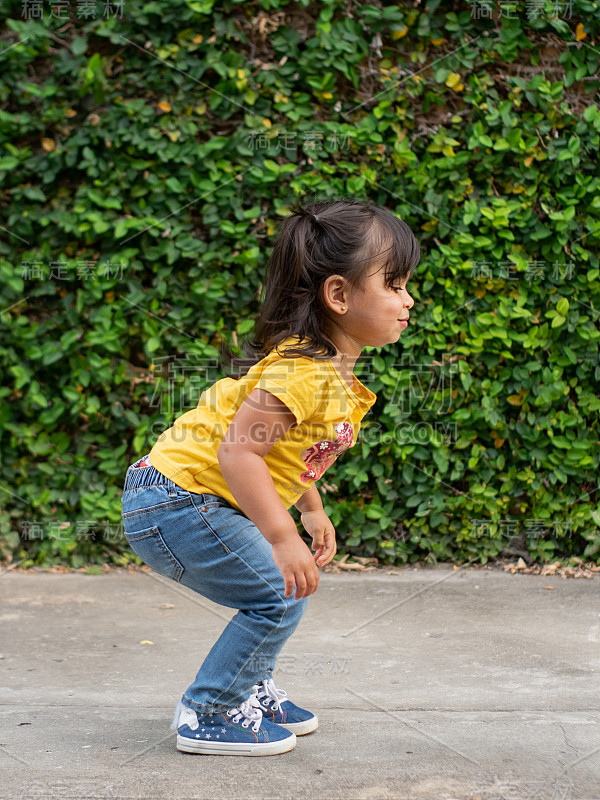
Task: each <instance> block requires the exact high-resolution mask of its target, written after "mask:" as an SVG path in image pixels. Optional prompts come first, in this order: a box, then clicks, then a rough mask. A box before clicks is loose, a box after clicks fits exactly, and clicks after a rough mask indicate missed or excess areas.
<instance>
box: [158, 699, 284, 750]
mask: <svg viewBox="0 0 600 800" xmlns="http://www.w3.org/2000/svg"><path fill="white" fill-rule="evenodd" d="M171 728H172V729H173V730H175V729H176V730H177V749H178V750H181V751H182V752H183V753H201V754H204V755H222V756H270V755H276V754H277V753H287V752H288V751H289V750H293V749H294V747H295V746H296V735H295V734H294V733H293V732H290V731H287V730H285V728H281V727H279V725H275V724H274V723H272V722H269V721H268V720H264V719H263V714H262V710H261V708H260V705H259V704H258V701H257V699H256V696H255V695H254V694H252V695H251V696H250V697H249V699H248V700H245V701H244V702H243V703H240V705H239V706H237V707H236V708H230V709H229V710H228V711H222V712H218V711H217V712H208V713H202V712H200V711H196V710H195V709H193V708H188V707H187V706H184V705H183V703H182V702H181V701H179V702H178V703H177V707H176V709H175V716H174V718H173V722H172V724H171Z"/></svg>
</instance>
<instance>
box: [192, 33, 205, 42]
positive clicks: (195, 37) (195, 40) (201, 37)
mask: <svg viewBox="0 0 600 800" xmlns="http://www.w3.org/2000/svg"><path fill="white" fill-rule="evenodd" d="M203 39H204V36H202V34H201V33H199V34H198V36H194V38H193V39H192V42H193V43H194V44H200V42H202V41H203Z"/></svg>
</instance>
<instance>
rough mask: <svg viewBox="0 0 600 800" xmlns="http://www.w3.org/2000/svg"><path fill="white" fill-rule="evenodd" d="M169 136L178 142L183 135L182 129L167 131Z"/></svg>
mask: <svg viewBox="0 0 600 800" xmlns="http://www.w3.org/2000/svg"><path fill="white" fill-rule="evenodd" d="M167 136H168V137H169V139H170V140H171V141H172V142H176V141H177V139H179V137H180V136H181V131H167Z"/></svg>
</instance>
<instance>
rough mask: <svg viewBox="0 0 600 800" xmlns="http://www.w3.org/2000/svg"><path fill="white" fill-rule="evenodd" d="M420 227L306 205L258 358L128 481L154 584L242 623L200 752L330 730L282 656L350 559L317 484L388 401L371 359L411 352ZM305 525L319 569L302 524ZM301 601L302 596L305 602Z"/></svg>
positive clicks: (187, 742) (187, 710) (195, 724)
mask: <svg viewBox="0 0 600 800" xmlns="http://www.w3.org/2000/svg"><path fill="white" fill-rule="evenodd" d="M419 259H420V252H419V246H418V244H417V242H416V240H415V237H414V236H413V234H412V232H411V230H410V228H409V227H408V226H407V225H406V224H405V223H404V222H402V221H401V220H399V219H398V218H397V217H395V216H394V215H393V214H392V213H391V212H390V211H388V210H387V209H385V208H382V207H379V206H376V205H373V204H371V203H368V202H367V203H362V202H358V201H354V200H322V201H318V202H315V203H313V204H311V206H310V207H307V206H302V205H295V206H294V207H293V208H292V213H291V214H290V216H288V217H287V218H286V219H285V221H284V222H283V223H282V225H281V229H280V232H279V235H278V237H277V240H276V242H275V245H274V247H273V251H272V254H271V257H270V259H269V263H268V270H267V279H266V282H265V289H264V299H263V303H262V308H261V310H260V312H259V314H258V317H257V320H256V325H255V329H254V341H253V342H252V343H251V344H250V343H248V342H246V343H245V344H244V349H245V352H246V355H247V356H249V358H247V359H241V358H235V359H234V358H232V357H231V353H230V352H229V351H228V349H225V350H224V351H223V356H224V358H225V361H226V362H227V363H228V365H229V366H231V365H232V364H235V366H236V367H237V368H238V374H237V376H232V377H226V378H223V379H221V380H219V381H217V382H216V383H215V384H213V386H211V387H210V388H209V389H207V390H206V391H205V392H204V393H203V394H202V395H201V397H200V399H199V402H198V406H197V407H196V408H195V409H193V410H191V411H188V412H186V413H184V414H183V415H182V416H180V417H179V418H178V419H177V420H176V421H175V423H174V425H173V426H172V427H171V428H169V429H168V430H166V431H165V432H164V433H163V434H162V435H161V436H160V437H159V439H158V440H157V442H156V444H155V445H154V447H153V448H152V450H151V451H150V453H149V454H148V455H147V456H144V458H142V459H140V460H138V461H136V463H135V464H132V465H131V466H130V467H129V469H128V470H127V477H126V479H125V487H124V492H123V523H124V528H125V534H126V537H127V540H128V541H129V543H130V545H131V547H132V549H133V550H134V552H135V553H136V554H137V555H138V556H139V557H140V558H141V559H142V560H143V561H144V562H145V563H146V564H148V565H149V566H150V567H151V568H152V569H153V570H155V571H156V572H158V573H160V574H161V575H164V576H166V577H168V578H171V579H172V580H174V581H177V582H178V583H182V584H183V585H184V586H188V587H189V588H190V589H193V590H194V591H195V592H198V593H199V594H201V595H203V596H204V597H207V598H209V599H210V600H212V601H213V602H215V603H220V604H221V605H223V606H228V607H229V608H234V609H238V613H237V614H236V615H235V616H234V617H233V618H232V619H231V621H230V622H229V623H228V625H227V626H226V628H225V630H224V631H223V633H222V634H221V636H220V637H219V639H218V640H217V642H216V643H215V644H214V645H213V647H212V649H211V650H210V652H209V653H208V655H207V656H206V658H205V660H204V662H203V663H202V666H201V667H200V669H199V671H198V674H197V675H196V678H195V679H194V681H193V682H192V683H191V684H190V686H189V687H188V688H187V689H186V690H185V692H184V693H183V696H182V697H181V700H180V701H178V703H177V707H176V710H175V717H174V719H173V723H172V725H171V727H172V729H173V730H175V729H177V748H178V749H179V750H182V751H184V752H187V753H207V754H222V755H245V756H259V755H271V754H275V753H284V752H287V751H288V750H291V749H292V748H293V747H294V746H295V744H296V735H302V734H306V733H310V732H311V731H314V730H315V729H316V728H317V724H318V720H317V717H316V716H315V715H314V714H313V713H311V712H310V711H306V710H304V709H302V708H299V707H298V706H296V705H294V703H292V702H291V701H290V700H288V699H287V693H286V692H285V691H284V690H283V689H279V688H277V687H276V686H275V684H274V682H273V670H274V668H275V663H276V659H277V656H278V654H279V652H280V650H281V649H282V647H283V646H284V644H285V643H286V641H287V640H288V638H289V637H290V635H291V634H292V633H293V632H294V630H295V629H296V627H297V625H298V623H299V622H300V619H301V617H302V614H303V613H304V610H305V608H306V605H307V603H308V598H309V596H310V595H311V594H313V593H314V592H315V591H316V590H317V587H318V585H319V570H318V567H322V566H324V565H325V564H328V563H329V562H330V561H331V559H332V558H333V556H334V555H335V552H336V542H335V531H334V528H333V525H332V524H331V521H330V520H329V518H328V517H327V515H326V514H325V512H324V510H323V505H322V503H321V497H320V493H319V490H318V488H317V480H318V479H319V478H320V477H321V476H322V475H323V473H324V472H325V470H326V469H327V468H328V467H329V466H330V465H331V464H332V463H333V462H334V461H335V459H336V458H337V457H338V455H339V454H340V453H342V452H343V451H345V450H347V449H348V448H350V447H352V446H353V445H354V444H355V443H356V441H357V436H358V432H359V430H360V423H361V420H362V418H363V417H364V415H365V414H366V413H367V411H368V410H369V409H370V408H371V406H372V405H373V404H374V403H375V401H376V399H377V397H376V395H375V394H373V392H371V391H370V390H369V389H368V388H367V387H366V386H364V385H363V384H362V383H361V382H360V380H358V378H357V377H356V376H355V375H354V374H353V370H354V365H355V363H356V360H357V359H358V357H359V356H360V354H361V350H362V349H363V347H383V346H385V345H387V344H394V343H396V342H397V341H398V339H399V337H400V334H401V333H402V331H403V330H404V329H405V328H406V326H407V325H408V316H409V310H410V308H412V306H413V304H414V301H413V299H412V297H411V296H410V294H409V293H408V291H407V289H406V283H407V281H408V279H409V278H410V276H411V275H412V273H413V271H414V270H415V268H416V266H417V264H418V263H419ZM292 505H294V506H295V507H296V508H297V509H298V510H299V511H300V512H301V521H302V525H303V527H304V530H305V531H306V533H307V534H308V535H309V537H310V538H311V539H312V549H313V551H314V556H313V554H311V552H310V550H309V548H308V546H307V545H306V544H305V542H304V541H303V539H302V538H301V537H300V535H299V534H298V530H297V527H296V523H295V521H294V518H293V517H292V516H291V514H290V513H289V511H288V509H289V508H290V507H291V506H292ZM294 588H295V594H294Z"/></svg>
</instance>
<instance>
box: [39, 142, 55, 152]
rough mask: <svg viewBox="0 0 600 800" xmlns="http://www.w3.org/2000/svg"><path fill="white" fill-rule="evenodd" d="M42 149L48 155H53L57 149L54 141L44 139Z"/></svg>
mask: <svg viewBox="0 0 600 800" xmlns="http://www.w3.org/2000/svg"><path fill="white" fill-rule="evenodd" d="M42 147H43V148H44V150H45V151H46V152H47V153H51V152H52V151H53V150H54V148H55V147H56V142H55V141H54V139H42Z"/></svg>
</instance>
